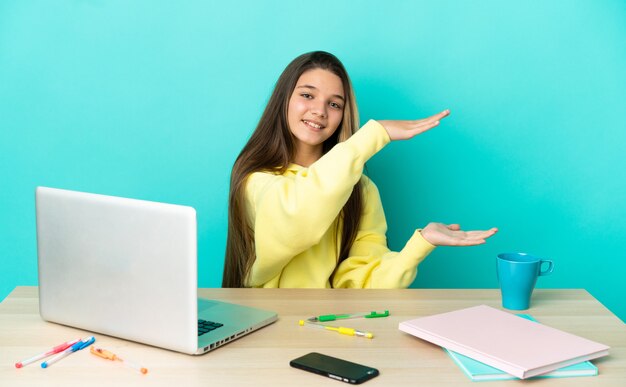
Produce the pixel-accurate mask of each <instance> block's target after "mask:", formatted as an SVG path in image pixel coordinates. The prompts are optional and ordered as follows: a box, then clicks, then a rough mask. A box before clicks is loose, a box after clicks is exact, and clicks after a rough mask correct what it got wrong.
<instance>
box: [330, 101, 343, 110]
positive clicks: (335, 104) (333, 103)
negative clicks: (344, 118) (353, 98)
mask: <svg viewBox="0 0 626 387" xmlns="http://www.w3.org/2000/svg"><path fill="white" fill-rule="evenodd" d="M330 107H332V108H333V109H341V105H339V104H338V103H337V102H331V103H330Z"/></svg>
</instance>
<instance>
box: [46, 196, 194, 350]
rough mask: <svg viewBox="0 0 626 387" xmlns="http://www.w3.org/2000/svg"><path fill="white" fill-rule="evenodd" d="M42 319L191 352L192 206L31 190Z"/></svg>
mask: <svg viewBox="0 0 626 387" xmlns="http://www.w3.org/2000/svg"><path fill="white" fill-rule="evenodd" d="M36 209H37V250H38V263H39V300H40V313H41V316H42V318H43V319H45V320H47V321H52V322H56V323H60V324H65V325H70V326H74V327H77V328H81V329H86V330H89V331H94V332H100V333H103V334H107V335H111V336H116V337H120V338H124V339H128V340H133V341H138V342H142V343H147V344H150V345H154V346H158V347H163V348H167V349H172V350H175V351H179V352H185V353H194V352H196V350H197V343H198V338H197V324H198V321H197V313H198V312H197V231H196V211H195V210H194V209H193V208H191V207H186V206H179V205H171V204H163V203H156V202H149V201H142V200H134V199H125V198H119V197H112V196H104V195H96V194H89V193H82V192H75V191H67V190H60V189H54V188H45V187H38V188H37V190H36Z"/></svg>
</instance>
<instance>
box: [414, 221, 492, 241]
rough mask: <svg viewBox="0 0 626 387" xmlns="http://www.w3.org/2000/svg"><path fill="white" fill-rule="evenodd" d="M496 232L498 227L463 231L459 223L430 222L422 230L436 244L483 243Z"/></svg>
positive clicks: (425, 237)
mask: <svg viewBox="0 0 626 387" xmlns="http://www.w3.org/2000/svg"><path fill="white" fill-rule="evenodd" d="M496 232H498V229H497V228H495V227H494V228H491V229H489V230H477V231H463V230H461V226H459V225H458V224H449V225H445V224H443V223H429V224H428V225H427V226H426V227H424V229H423V230H422V236H423V237H424V239H426V240H427V241H428V242H430V243H431V244H432V245H435V246H475V245H482V244H483V243H485V240H486V239H487V238H489V237H490V236H492V235H493V234H495V233H496Z"/></svg>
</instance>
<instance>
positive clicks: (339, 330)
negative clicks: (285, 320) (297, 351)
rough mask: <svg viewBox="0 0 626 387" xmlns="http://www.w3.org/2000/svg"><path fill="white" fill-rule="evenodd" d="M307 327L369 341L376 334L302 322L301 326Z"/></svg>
mask: <svg viewBox="0 0 626 387" xmlns="http://www.w3.org/2000/svg"><path fill="white" fill-rule="evenodd" d="M305 325H306V326H308V327H311V328H318V329H326V330H327V331H334V332H337V333H340V334H342V335H348V336H359V337H365V338H368V339H373V338H374V334H373V333H371V332H364V331H359V330H357V329H354V328H346V327H333V326H330V325H323V324H317V323H314V322H310V321H304V320H300V326H305Z"/></svg>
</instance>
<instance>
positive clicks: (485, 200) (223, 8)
mask: <svg viewBox="0 0 626 387" xmlns="http://www.w3.org/2000/svg"><path fill="white" fill-rule="evenodd" d="M625 41H626V3H625V2H623V1H620V0H613V1H611V0H607V1H593V0H588V1H528V2H521V3H520V2H502V1H480V2H469V1H389V2H381V1H379V0H377V1H359V2H355V1H336V0H333V1H325V0H324V1H315V2H302V3H300V2H291V1H286V0H281V1H263V2H247V1H230V2H228V3H227V2H217V1H215V2H209V1H176V2H173V1H147V0H146V1H132V2H128V1H87V0H84V1H55V2H47V1H12V0H4V1H2V2H0V184H1V186H0V270H1V272H0V299H1V298H3V297H4V296H6V295H7V294H8V293H9V292H10V291H11V289H13V287H15V286H16V285H36V284H37V264H36V262H37V258H36V243H35V241H36V236H35V217H34V189H35V187H36V186H37V185H44V186H52V187H58V188H67V189H75V190H82V191H88V192H96V193H102V194H109V195H120V196H125V197H132V198H139V199H148V200H156V201H164V202H170V203H177V204H185V205H190V206H193V207H195V208H196V209H197V211H198V220H199V262H200V263H199V269H200V274H199V275H200V278H199V284H200V286H202V287H218V286H220V284H221V273H222V267H223V254H224V246H225V233H226V209H227V192H228V178H229V173H230V168H231V165H232V163H233V161H234V159H235V157H236V155H237V154H238V152H239V151H240V149H241V148H242V146H243V145H244V143H245V141H246V140H247V138H248V137H249V135H250V134H251V132H252V130H253V129H254V127H255V125H256V123H257V121H258V119H259V117H260V114H261V112H262V109H263V108H264V106H265V104H266V102H267V100H268V98H269V95H270V92H271V90H272V87H273V85H274V82H275V81H276V79H277V77H278V75H279V74H280V72H281V71H282V70H283V69H284V67H285V66H286V65H287V63H288V62H289V61H290V60H291V59H293V58H294V57H296V56H297V55H299V54H301V53H304V52H307V51H311V50H318V49H322V50H327V51H330V52H333V53H334V54H336V55H337V56H338V57H339V58H340V59H341V60H342V61H343V62H344V64H345V66H346V67H347V69H348V71H349V73H350V74H351V77H352V80H353V83H354V86H355V90H356V93H357V100H358V103H359V106H360V114H361V120H362V122H363V123H364V122H365V121H366V120H368V119H370V118H374V119H389V118H396V119H410V118H421V117H425V116H427V115H430V114H433V113H435V112H438V111H440V110H442V109H444V108H450V109H451V110H452V115H451V116H450V118H448V119H447V120H445V121H444V122H443V124H442V125H441V126H440V127H439V128H437V129H436V130H434V131H432V132H429V133H427V134H424V135H422V136H419V137H418V138H417V139H415V140H413V141H410V142H401V143H393V144H391V145H389V146H388V147H386V148H385V149H384V150H383V151H381V152H380V153H379V154H378V155H376V156H375V157H374V158H373V159H372V160H371V161H370V163H369V175H370V176H371V177H372V178H373V179H374V181H375V182H376V183H377V185H378V186H379V188H380V191H381V195H382V199H383V203H384V205H385V209H386V213H387V218H388V223H389V228H390V230H389V234H388V237H389V243H390V247H392V248H393V249H401V248H402V246H403V244H404V242H405V241H406V240H407V239H408V238H409V236H410V235H411V233H412V232H413V230H414V229H415V228H417V227H423V226H424V225H425V224H426V223H427V222H429V221H440V222H459V223H461V225H462V226H463V227H465V228H467V229H472V228H488V227H491V226H497V227H499V228H500V232H499V233H498V234H497V235H496V236H495V237H494V238H493V239H492V240H490V241H489V243H488V244H487V245H484V246H479V247H472V248H450V247H446V248H439V249H437V250H436V251H435V252H434V253H433V254H432V255H431V256H430V257H429V258H428V259H427V260H426V261H425V262H424V263H423V264H422V265H421V266H420V272H419V274H418V278H417V280H416V281H415V283H414V284H413V286H414V287H434V288H474V287H476V288H495V287H497V280H496V276H495V256H496V255H497V253H500V252H504V251H526V252H530V253H534V254H537V255H540V256H543V257H547V258H551V259H553V260H554V261H555V266H556V267H555V271H554V274H553V275H551V276H548V277H543V278H540V279H539V281H538V286H539V287H548V288H585V289H587V290H589V291H590V292H591V293H592V294H593V295H594V296H595V297H597V298H598V299H599V300H600V301H601V302H602V303H603V304H604V305H606V306H607V307H609V308H610V309H611V310H612V311H613V312H614V313H616V314H617V315H618V316H620V318H621V319H622V320H624V319H626V304H625V303H624V302H623V298H622V297H623V294H626V281H624V274H625V273H626V270H625V269H626V263H625V262H626V260H625V259H624V258H625V257H624V255H625V254H624V235H626V222H625V221H624V219H626V200H625V199H626V179H625V177H624V166H625V165H626V152H625V146H624V144H626V115H625V114H624V113H626V111H625V110H626V109H625V108H626V71H625V69H626V44H624V42H625Z"/></svg>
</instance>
